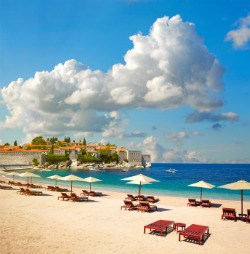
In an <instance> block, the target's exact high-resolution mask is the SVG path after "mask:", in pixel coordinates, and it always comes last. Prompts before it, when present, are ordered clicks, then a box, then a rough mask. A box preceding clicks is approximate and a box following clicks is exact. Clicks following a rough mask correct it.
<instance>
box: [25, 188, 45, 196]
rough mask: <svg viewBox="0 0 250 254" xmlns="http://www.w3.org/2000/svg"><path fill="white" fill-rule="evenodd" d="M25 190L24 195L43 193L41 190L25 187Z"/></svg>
mask: <svg viewBox="0 0 250 254" xmlns="http://www.w3.org/2000/svg"><path fill="white" fill-rule="evenodd" d="M25 191H26V193H25V195H31V196H38V195H43V192H42V191H32V190H30V189H26V190H25Z"/></svg>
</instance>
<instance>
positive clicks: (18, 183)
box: [14, 182, 27, 186]
mask: <svg viewBox="0 0 250 254" xmlns="http://www.w3.org/2000/svg"><path fill="white" fill-rule="evenodd" d="M14 185H16V186H27V184H26V183H21V182H17V183H14Z"/></svg>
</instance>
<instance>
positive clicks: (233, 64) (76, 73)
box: [0, 0, 250, 163]
mask: <svg viewBox="0 0 250 254" xmlns="http://www.w3.org/2000/svg"><path fill="white" fill-rule="evenodd" d="M249 42H250V2H249V1H243V0H240V1H236V0H234V1H228V0H218V1H213V0H210V1H205V0H202V1H198V0H196V1H195V0H182V1H177V0H176V1H168V0H144V1H143V0H137V1H136V0H134V1H133V0H130V1H129V0H127V1H126V0H117V1H115V0H113V1H110V0H105V1H95V0H89V1H77V0H72V1H66V0H65V1H62V0H60V1H47V0H42V1H25V0H22V1H17V0H16V1H14V0H12V1H5V0H2V1H1V2H0V102H1V104H0V144H1V143H2V144H4V143H5V142H9V143H13V142H14V140H17V141H18V143H19V144H22V143H23V142H26V141H30V140H31V139H32V138H33V137H35V136H37V135H42V136H44V137H51V136H57V137H65V136H70V137H71V138H72V139H75V140H79V139H83V138H86V140H87V141H88V142H100V141H102V142H104V143H105V142H111V143H116V144H117V145H118V146H125V147H127V148H128V149H140V150H142V151H143V152H145V153H149V154H151V156H152V160H153V161H157V162H163V161H166V162H215V163H224V162H227V163H249V162H250V142H249V141H250V132H249V128H250V114H249V106H250V88H249V85H250V84H249V83H250V50H249V49H250V48H249V46H250V43H249Z"/></svg>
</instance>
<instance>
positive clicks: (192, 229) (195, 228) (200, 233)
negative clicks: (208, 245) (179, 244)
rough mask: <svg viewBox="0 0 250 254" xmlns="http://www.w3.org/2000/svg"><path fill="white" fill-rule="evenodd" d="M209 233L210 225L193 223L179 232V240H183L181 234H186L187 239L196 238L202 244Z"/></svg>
mask: <svg viewBox="0 0 250 254" xmlns="http://www.w3.org/2000/svg"><path fill="white" fill-rule="evenodd" d="M208 234H209V227H208V226H201V225H196V224H192V225H190V226H189V227H187V228H186V229H184V230H183V231H181V232H180V233H179V241H180V240H181V236H184V237H185V238H186V239H187V238H189V239H195V240H197V241H198V243H199V244H201V242H202V241H204V236H205V235H208Z"/></svg>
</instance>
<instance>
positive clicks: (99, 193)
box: [89, 191, 102, 197]
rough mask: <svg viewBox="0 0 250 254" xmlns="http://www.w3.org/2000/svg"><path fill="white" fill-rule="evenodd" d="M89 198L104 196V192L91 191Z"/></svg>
mask: <svg viewBox="0 0 250 254" xmlns="http://www.w3.org/2000/svg"><path fill="white" fill-rule="evenodd" d="M89 196H92V197H94V196H102V192H97V191H90V192H89Z"/></svg>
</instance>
